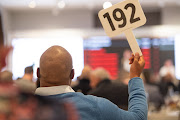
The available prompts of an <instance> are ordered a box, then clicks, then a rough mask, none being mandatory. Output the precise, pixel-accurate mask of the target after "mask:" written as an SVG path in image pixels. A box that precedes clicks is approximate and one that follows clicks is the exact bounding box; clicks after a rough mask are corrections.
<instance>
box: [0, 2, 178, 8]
mask: <svg viewBox="0 0 180 120" xmlns="http://www.w3.org/2000/svg"><path fill="white" fill-rule="evenodd" d="M31 1H32V0H0V5H1V7H3V8H5V9H9V10H18V9H30V8H29V7H28V5H29V3H30V2H31ZM34 1H35V2H36V7H35V8H34V9H52V8H55V7H57V4H58V2H59V1H60V0H34ZM64 1H65V3H66V7H65V8H66V9H78V8H89V9H94V8H96V9H102V5H103V3H104V2H105V1H110V2H112V4H116V3H118V2H121V1H123V0H64ZM139 1H140V3H141V5H142V6H143V7H148V8H151V7H153V8H154V7H157V8H158V7H160V8H162V7H165V6H179V7H180V0H139Z"/></svg>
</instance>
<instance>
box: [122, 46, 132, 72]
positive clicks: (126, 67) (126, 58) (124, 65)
mask: <svg viewBox="0 0 180 120" xmlns="http://www.w3.org/2000/svg"><path fill="white" fill-rule="evenodd" d="M131 54H132V52H131V51H130V50H128V49H127V50H125V51H124V52H123V58H122V59H121V67H122V69H123V70H124V71H127V72H129V71H130V66H131V65H130V64H129V58H130V57H131Z"/></svg>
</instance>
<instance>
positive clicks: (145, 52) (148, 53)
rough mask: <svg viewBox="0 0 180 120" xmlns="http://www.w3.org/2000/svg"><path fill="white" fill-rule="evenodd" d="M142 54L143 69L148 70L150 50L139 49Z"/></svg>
mask: <svg viewBox="0 0 180 120" xmlns="http://www.w3.org/2000/svg"><path fill="white" fill-rule="evenodd" d="M141 50H142V54H143V56H144V60H145V62H146V64H145V66H144V69H150V68H151V52H150V49H141Z"/></svg>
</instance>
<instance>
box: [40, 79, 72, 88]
mask: <svg viewBox="0 0 180 120" xmlns="http://www.w3.org/2000/svg"><path fill="white" fill-rule="evenodd" d="M61 85H68V86H70V84H68V83H49V82H46V81H45V80H42V79H41V78H40V87H53V86H61Z"/></svg>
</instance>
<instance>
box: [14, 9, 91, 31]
mask: <svg viewBox="0 0 180 120" xmlns="http://www.w3.org/2000/svg"><path fill="white" fill-rule="evenodd" d="M92 15H93V14H91V11H89V10H80V9H79V10H72V11H70V10H67V11H60V13H59V15H58V16H53V15H52V12H51V11H49V10H45V11H11V12H10V16H11V20H10V22H11V30H13V31H15V30H32V29H61V28H80V29H83V28H91V27H92V26H93V16H92Z"/></svg>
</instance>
